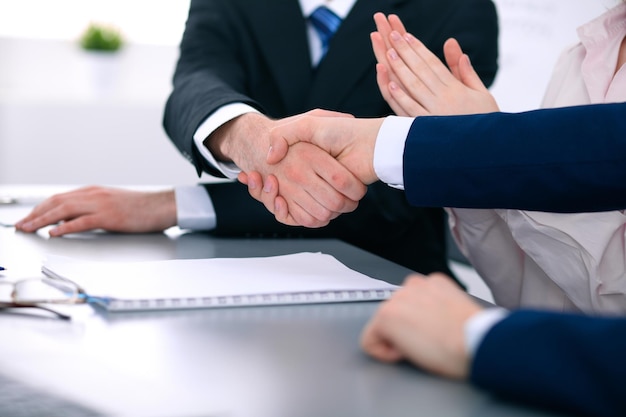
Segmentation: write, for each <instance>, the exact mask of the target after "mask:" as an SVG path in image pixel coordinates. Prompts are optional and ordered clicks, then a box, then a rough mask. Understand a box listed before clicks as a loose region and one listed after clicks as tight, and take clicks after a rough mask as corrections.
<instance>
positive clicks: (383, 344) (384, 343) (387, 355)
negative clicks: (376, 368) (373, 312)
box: [361, 316, 403, 362]
mask: <svg viewBox="0 0 626 417" xmlns="http://www.w3.org/2000/svg"><path fill="white" fill-rule="evenodd" d="M378 317H379V316H374V318H372V320H370V322H369V323H367V325H366V326H365V328H364V329H363V332H362V334H361V348H362V349H363V350H364V351H365V352H366V353H367V354H369V355H371V356H372V357H374V358H375V359H378V360H379V361H383V362H397V361H399V360H401V359H403V356H402V353H401V352H400V351H399V350H398V349H396V348H395V347H394V345H393V343H392V341H391V340H389V339H388V337H386V335H385V333H384V328H385V326H384V324H383V323H380V320H379V318H378Z"/></svg>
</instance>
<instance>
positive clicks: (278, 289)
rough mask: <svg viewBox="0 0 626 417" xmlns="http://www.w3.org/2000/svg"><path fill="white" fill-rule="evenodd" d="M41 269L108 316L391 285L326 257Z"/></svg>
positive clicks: (310, 298)
mask: <svg viewBox="0 0 626 417" xmlns="http://www.w3.org/2000/svg"><path fill="white" fill-rule="evenodd" d="M42 272H43V273H44V274H45V275H46V276H47V277H49V278H50V280H51V281H52V283H53V284H54V280H69V281H71V282H73V283H75V284H77V285H78V286H79V287H81V288H82V289H83V290H84V291H85V293H86V294H87V296H88V299H90V300H91V301H92V302H95V303H98V304H101V305H102V306H104V307H105V308H106V309H107V310H109V311H133V310H168V309H185V308H214V307H233V306H258V305H279V304H312V303H337V302H352V301H372V300H384V299H386V298H388V297H389V296H390V295H391V294H392V293H393V291H394V290H395V289H396V288H397V286H395V285H392V284H389V283H387V282H385V281H381V280H378V279H374V278H371V277H369V276H367V275H364V274H362V273H360V272H357V271H354V270H352V269H350V268H348V267H346V266H345V265H344V264H342V263H341V262H339V261H338V260H337V259H335V258H334V257H333V256H331V255H327V254H323V253H310V252H303V253H296V254H291V255H281V256H271V257H259V258H209V259H174V260H164V261H144V262H94V261H84V260H77V259H72V258H67V257H61V256H50V257H48V259H47V260H46V261H45V262H44V264H43V267H42Z"/></svg>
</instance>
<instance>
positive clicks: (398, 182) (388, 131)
mask: <svg viewBox="0 0 626 417" xmlns="http://www.w3.org/2000/svg"><path fill="white" fill-rule="evenodd" d="M413 120H414V119H413V118H412V117H398V116H389V117H387V118H385V121H384V122H383V124H382V126H381V127H380V130H379V131H378V136H377V137H376V145H375V146H374V172H376V176H377V177H378V178H379V179H380V180H381V181H382V182H384V183H386V184H388V185H389V186H390V187H393V188H399V189H402V190H403V189H404V171H403V160H404V145H405V142H406V138H407V136H408V134H409V130H410V129H411V125H412V124H413Z"/></svg>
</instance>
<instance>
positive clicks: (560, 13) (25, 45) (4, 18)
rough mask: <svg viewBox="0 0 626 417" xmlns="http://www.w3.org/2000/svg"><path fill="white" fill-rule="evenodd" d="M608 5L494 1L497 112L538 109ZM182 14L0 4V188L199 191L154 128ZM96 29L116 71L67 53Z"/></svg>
mask: <svg viewBox="0 0 626 417" xmlns="http://www.w3.org/2000/svg"><path fill="white" fill-rule="evenodd" d="M614 3H615V0H496V4H497V6H498V10H499V14H500V19H501V38H500V45H501V48H500V49H501V58H500V66H501V69H500V72H499V75H498V77H497V79H496V82H495V85H494V87H493V90H492V91H493V93H494V94H495V95H496V98H497V99H498V100H499V102H500V105H501V108H502V109H503V110H504V111H521V110H526V109H531V108H536V107H537V106H538V105H539V103H540V101H541V97H542V94H543V90H544V88H545V85H546V83H547V81H548V79H549V76H550V73H551V68H552V66H553V64H554V61H555V59H556V57H557V56H558V54H559V51H560V50H562V49H563V47H564V46H565V45H568V44H571V43H573V42H574V41H575V40H576V33H575V28H576V26H578V25H579V24H580V23H582V22H584V21H587V20H589V19H590V18H591V17H593V16H595V15H598V14H600V13H601V12H602V11H604V10H605V8H606V7H607V6H608V5H612V4H614ZM53 5H54V6H53ZM187 5H188V1H186V2H185V1H182V0H160V1H157V0H124V1H122V0H108V1H104V0H57V1H54V2H51V1H49V0H20V1H19V2H16V1H13V0H0V184H16V183H17V184H40V183H62V184H77V185H78V184H93V183H97V184H148V185H152V184H183V183H194V182H196V181H197V178H196V175H195V171H194V169H193V168H192V167H191V165H190V164H189V163H188V162H187V161H185V160H184V159H183V158H182V157H181V156H180V155H179V154H178V152H177V151H176V150H175V149H174V147H173V145H172V144H171V143H170V142H169V140H168V139H167V138H166V136H165V134H164V132H163V129H162V128H161V118H162V112H163V105H164V102H165V99H166V97H167V95H168V94H169V91H170V79H171V75H172V72H173V68H174V65H175V61H176V58H177V47H176V44H177V42H178V40H177V39H178V38H179V37H180V35H181V34H182V28H183V27H184V20H185V18H186V8H187ZM33 8H34V9H36V10H38V13H37V14H36V15H37V16H45V17H46V18H45V19H44V18H41V19H40V20H38V18H36V17H34V14H33V13H32V10H33ZM73 8H74V9H73ZM149 9H150V10H151V12H150V13H146V10H149ZM69 10H74V12H69ZM68 13H74V14H68ZM116 16H117V17H116ZM96 18H99V19H98V20H109V21H110V20H111V19H117V20H116V21H114V23H116V24H118V25H119V26H120V27H121V29H122V30H123V32H125V33H127V37H128V40H129V45H127V47H126V48H125V49H124V50H122V52H121V53H120V54H119V55H118V56H117V57H116V58H115V59H114V60H113V62H109V63H100V64H97V63H94V62H92V61H93V59H92V57H91V56H90V55H89V54H87V53H85V52H83V51H81V50H80V49H79V48H77V46H76V43H75V38H76V36H77V34H78V33H79V32H80V29H81V28H82V27H83V24H86V21H88V20H92V19H96ZM102 18H105V19H102ZM46 25H52V26H49V27H47V26H46ZM158 28H161V29H162V30H161V31H159V30H158ZM42 31H43V32H42ZM42 33H48V34H49V35H50V36H48V38H52V39H41V38H42V36H43V35H42ZM26 37H30V38H31V39H28V38H26ZM34 38H39V39H34ZM102 67H106V68H108V69H107V70H105V71H104V75H103V74H102V73H101V72H100V71H102Z"/></svg>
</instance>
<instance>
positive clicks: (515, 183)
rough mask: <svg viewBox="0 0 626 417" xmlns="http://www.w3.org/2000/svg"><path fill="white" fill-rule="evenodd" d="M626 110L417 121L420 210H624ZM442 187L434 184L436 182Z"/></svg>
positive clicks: (409, 186) (415, 172)
mask: <svg viewBox="0 0 626 417" xmlns="http://www.w3.org/2000/svg"><path fill="white" fill-rule="evenodd" d="M625 167H626V103H616V104H599V105H587V106H576V107H567V108H558V109H544V110H536V111H531V112H525V113H516V114H506V113H490V114H481V115H468V116H443V117H438V116H429V117H418V118H417V119H415V121H414V123H413V125H412V127H411V130H410V132H409V136H408V138H407V142H406V146H405V152H404V182H405V184H404V185H405V191H406V194H407V198H408V200H409V202H410V203H411V204H413V205H416V206H427V207H458V208H510V209H523V210H540V211H553V212H586V211H605V210H615V209H623V208H625V207H626V169H625ZM434 179H436V180H434Z"/></svg>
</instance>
